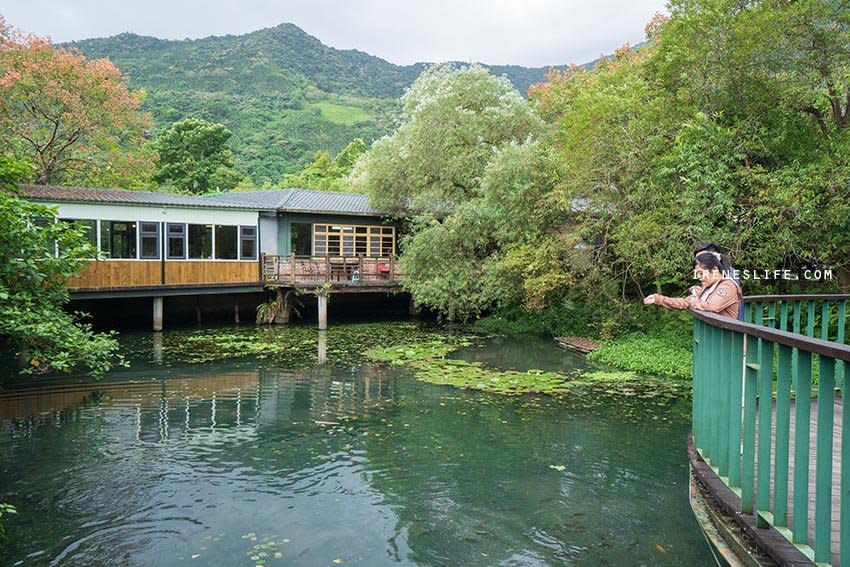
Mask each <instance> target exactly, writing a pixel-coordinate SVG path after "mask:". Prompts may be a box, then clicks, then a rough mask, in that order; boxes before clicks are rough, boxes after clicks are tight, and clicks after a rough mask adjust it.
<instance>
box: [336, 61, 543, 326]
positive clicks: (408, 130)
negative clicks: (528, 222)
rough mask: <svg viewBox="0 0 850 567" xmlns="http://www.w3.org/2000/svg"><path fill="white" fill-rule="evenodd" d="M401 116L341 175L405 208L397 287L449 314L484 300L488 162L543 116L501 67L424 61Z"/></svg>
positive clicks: (465, 315)
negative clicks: (401, 282) (495, 70)
mask: <svg viewBox="0 0 850 567" xmlns="http://www.w3.org/2000/svg"><path fill="white" fill-rule="evenodd" d="M402 101H403V104H404V121H403V123H402V125H401V126H400V127H399V129H398V130H397V131H396V132H395V133H394V134H393V135H391V136H389V137H386V138H383V139H381V140H379V141H377V142H375V143H374V144H373V145H372V148H371V149H370V150H369V151H368V152H367V153H366V154H365V155H364V156H363V158H362V159H360V160H359V161H358V162H357V164H356V165H355V168H354V171H353V172H352V175H351V176H349V178H348V180H347V181H346V182H347V183H349V184H351V185H352V186H353V188H355V189H358V190H361V191H366V192H368V193H369V196H370V201H371V202H372V204H373V206H375V207H376V208H379V209H383V210H389V211H396V212H398V213H399V214H412V215H413V217H414V218H413V221H412V223H411V228H412V230H411V233H410V234H409V235H408V236H407V237H406V238H405V239H404V241H403V250H404V253H403V255H402V259H401V262H402V266H403V268H404V271H405V274H406V279H405V288H406V289H407V290H409V291H410V293H411V294H412V296H413V299H414V300H415V301H416V302H417V303H419V304H420V305H424V306H428V307H430V308H432V309H435V310H437V311H438V312H440V313H441V314H442V315H444V316H446V317H447V318H448V319H449V320H454V319H462V320H466V319H469V318H472V317H475V316H477V315H478V314H480V313H481V312H482V311H484V310H486V309H488V308H489V307H490V306H492V305H493V304H494V303H495V302H496V301H497V300H498V299H499V297H500V293H501V292H502V291H503V287H502V286H499V285H493V284H494V281H495V280H493V279H492V278H489V277H488V273H490V269H491V267H490V257H491V256H493V255H494V254H495V253H497V252H498V246H499V242H498V235H497V233H496V229H495V226H496V225H495V223H496V217H495V216H494V213H495V209H494V208H493V207H491V206H489V203H488V202H487V201H486V200H485V199H484V198H483V196H484V192H485V188H484V184H483V183H482V179H483V178H484V175H485V170H486V168H487V166H488V163H490V162H491V160H493V159H494V158H495V157H496V156H497V155H499V152H500V150H501V149H502V148H505V147H508V146H510V145H512V144H522V143H523V142H525V141H527V140H528V139H529V138H530V137H531V136H533V135H534V134H536V133H538V132H539V131H540V127H541V126H542V122H541V121H540V119H539V118H538V117H537V116H535V115H534V113H533V112H532V110H531V108H530V107H529V106H528V104H527V103H526V102H525V100H524V99H523V98H522V96H521V95H520V94H519V93H518V92H517V91H516V89H514V88H513V86H512V85H511V84H510V82H509V81H508V80H507V79H505V78H504V77H495V76H493V75H492V74H490V72H489V71H487V70H486V69H484V68H482V67H480V66H478V65H472V66H469V67H462V68H455V67H453V66H451V65H437V66H433V67H430V68H429V69H427V70H426V71H425V72H423V73H422V75H420V77H419V78H418V79H417V80H416V81H415V82H414V84H413V85H412V86H411V87H410V89H408V91H407V92H406V93H405V95H404V97H403V99H402Z"/></svg>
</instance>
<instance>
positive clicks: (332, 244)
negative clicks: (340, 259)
mask: <svg viewBox="0 0 850 567" xmlns="http://www.w3.org/2000/svg"><path fill="white" fill-rule="evenodd" d="M339 249H340V246H339V237H336V236H330V237H328V254H329V255H330V256H339Z"/></svg>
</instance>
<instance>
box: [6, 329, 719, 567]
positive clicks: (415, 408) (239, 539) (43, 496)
mask: <svg viewBox="0 0 850 567" xmlns="http://www.w3.org/2000/svg"><path fill="white" fill-rule="evenodd" d="M320 344H321V343H320ZM211 368H212V369H214V368H215V367H214V366H212V365H207V366H205V367H203V368H198V369H196V370H195V371H193V372H189V371H187V372H184V373H180V374H178V375H175V376H167V377H166V376H165V375H164V374H163V373H162V372H160V373H159V374H151V378H148V379H144V378H142V377H138V376H135V377H134V378H133V379H132V380H130V379H121V378H120V376H119V377H116V378H113V379H111V380H105V381H102V382H96V383H84V382H81V383H77V384H65V385H44V386H33V387H28V388H21V389H16V390H13V391H11V392H4V393H2V394H0V418H2V427H3V432H4V435H3V436H2V440H0V461H2V463H4V465H3V467H4V469H3V475H4V482H3V485H2V488H0V501H9V502H13V503H15V504H16V505H17V506H18V507H19V509H20V510H21V514H20V517H19V518H16V519H15V520H14V521H13V522H11V523H10V524H9V532H10V535H11V538H10V541H12V542H13V543H12V544H11V546H10V547H8V548H6V549H4V550H3V551H0V563H2V564H7V563H9V564H14V563H15V562H16V561H23V563H22V564H26V565H99V564H104V565H105V564H124V563H125V564H145V565H183V564H189V563H193V558H194V563H193V564H207V565H257V564H264V565H283V564H286V565H317V564H318V565H332V564H334V561H335V560H340V561H341V562H342V563H343V564H348V563H359V564H363V565H389V564H399V563H401V564H408V565H411V564H416V565H482V566H483V565H494V564H505V565H563V564H593V565H603V564H611V565H620V564H669V565H678V564H704V561H705V559H706V557H707V556H706V555H705V554H706V553H707V550H706V549H705V547H704V544H703V543H702V540H701V536H700V535H699V532H698V531H697V529H696V526H695V523H694V521H693V519H692V518H691V516H690V512H689V509H688V507H687V501H686V488H685V479H686V460H685V457H684V454H680V453H682V451H680V450H679V449H678V448H679V447H682V448H683V447H684V434H685V431H686V429H687V428H686V424H684V423H680V424H677V425H675V426H673V427H669V428H660V427H658V426H657V424H656V423H654V422H652V421H651V420H647V422H646V423H638V424H634V423H632V424H629V425H624V424H622V423H618V422H617V421H616V420H612V419H610V418H609V417H599V416H595V415H592V414H590V413H583V412H581V411H580V410H576V409H575V408H570V407H568V406H567V405H565V401H563V400H555V399H552V398H545V397H523V398H514V399H507V398H500V397H494V396H487V395H481V394H476V393H470V392H463V391H459V390H455V389H451V388H445V387H435V386H431V385H427V384H422V383H419V382H415V381H414V380H412V379H411V378H410V377H409V376H408V375H406V374H405V372H404V370H403V369H399V368H396V367H387V366H381V365H354V366H351V365H344V364H340V363H338V362H327V361H325V362H324V363H323V364H319V365H313V366H308V367H305V368H302V369H290V368H279V367H274V366H260V365H258V367H257V368H256V369H254V370H245V371H241V370H240V371H219V372H210V369H211ZM151 372H153V371H151ZM656 544H661V545H663V546H664V548H665V549H666V550H668V551H667V553H665V554H660V553H659V552H658V551H657V547H656ZM261 553H265V555H260V554H261ZM277 554H279V555H280V556H279V557H277ZM255 558H256V559H255Z"/></svg>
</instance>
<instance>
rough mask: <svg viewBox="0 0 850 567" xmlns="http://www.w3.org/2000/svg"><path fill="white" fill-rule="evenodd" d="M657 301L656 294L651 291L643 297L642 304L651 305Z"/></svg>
mask: <svg viewBox="0 0 850 567" xmlns="http://www.w3.org/2000/svg"><path fill="white" fill-rule="evenodd" d="M655 303H658V294H655V293H652V294H650V295H647V296H646V297H644V298H643V304H644V305H653V304H655Z"/></svg>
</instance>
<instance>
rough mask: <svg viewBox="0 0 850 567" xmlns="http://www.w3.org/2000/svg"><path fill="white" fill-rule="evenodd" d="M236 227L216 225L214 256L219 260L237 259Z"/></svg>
mask: <svg viewBox="0 0 850 567" xmlns="http://www.w3.org/2000/svg"><path fill="white" fill-rule="evenodd" d="M237 228H238V227H235V226H225V225H220V224H219V225H216V227H215V257H216V258H217V259H219V260H237V259H238V258H239V248H238V238H237Z"/></svg>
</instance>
